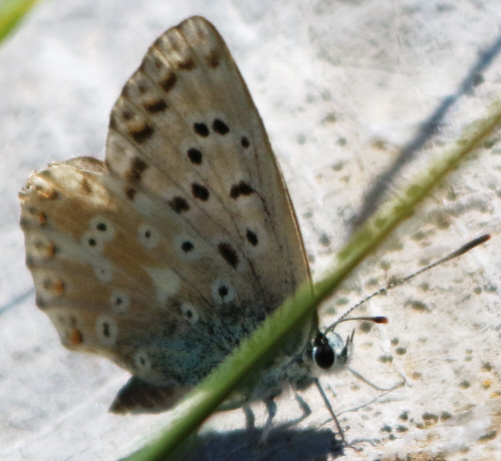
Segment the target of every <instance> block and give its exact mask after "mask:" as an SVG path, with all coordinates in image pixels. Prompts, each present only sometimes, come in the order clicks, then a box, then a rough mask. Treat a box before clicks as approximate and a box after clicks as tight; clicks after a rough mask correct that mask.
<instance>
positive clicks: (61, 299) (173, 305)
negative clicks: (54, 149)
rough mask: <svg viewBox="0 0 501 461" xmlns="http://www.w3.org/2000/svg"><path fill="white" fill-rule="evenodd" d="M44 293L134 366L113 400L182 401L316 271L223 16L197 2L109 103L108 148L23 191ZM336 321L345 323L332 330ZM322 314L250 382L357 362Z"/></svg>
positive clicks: (69, 332)
mask: <svg viewBox="0 0 501 461" xmlns="http://www.w3.org/2000/svg"><path fill="white" fill-rule="evenodd" d="M20 199H21V227H22V229H23V231H24V234H25V243H26V263H27V266H28V268H29V270H30V271H31V273H32V276H33V280H34V284H35V288H36V303H37V305H38V307H39V308H40V309H41V310H42V311H43V312H45V313H46V314H47V315H48V316H49V318H50V319H51V321H52V322H53V324H54V326H55V327H56V329H57V332H58V333H59V337H60V340H61V342H62V344H63V345H64V346H66V347H67V348H69V349H72V350H76V351H85V352H93V353H97V354H100V355H102V356H105V357H107V358H109V359H111V360H112V361H113V362H115V363H116V364H118V365H119V366H121V367H123V368H125V369H126V370H128V371H129V372H130V373H131V374H132V378H131V379H130V380H129V381H128V383H127V384H126V385H125V386H124V387H123V388H122V389H121V390H120V392H119V393H118V395H117V397H116V398H115V400H114V402H113V403H112V405H111V408H110V411H112V412H115V413H140V412H149V413H154V412H161V411H166V410H169V409H170V408H172V406H173V405H174V404H176V403H177V402H178V401H179V400H180V399H181V398H182V397H183V396H184V395H185V394H186V393H187V392H188V391H189V390H190V389H192V388H193V387H194V386H196V385H197V384H199V383H200V382H201V381H202V380H203V379H204V378H205V377H206V376H207V375H208V374H209V373H210V372H211V371H212V370H213V369H214V368H215V367H216V366H217V365H218V364H220V363H221V362H222V361H223V360H224V358H225V357H226V356H227V355H228V354H230V353H231V352H232V351H233V350H234V349H235V348H237V347H238V346H239V344H240V343H241V341H242V340H243V339H244V338H246V337H248V336H249V335H250V334H251V333H252V332H253V331H254V330H256V328H257V327H258V326H259V325H260V324H261V323H262V322H263V321H264V320H265V319H266V317H267V316H269V315H271V314H272V313H273V312H274V311H275V310H276V309H277V308H278V307H279V306H280V305H281V304H282V303H283V302H284V301H285V299H286V298H287V297H289V296H290V295H292V294H294V292H295V291H296V290H297V289H298V287H299V286H300V285H301V284H302V283H303V282H305V281H310V282H311V278H310V272H309V268H308V263H307V259H306V254H305V249H304V245H303V242H302V239H301V235H300V231H299V227H298V223H297V220H296V217H295V214H294V209H293V207H292V203H291V200H290V197H289V194H288V191H287V188H286V185H285V182H284V178H283V176H282V173H281V171H280V168H279V166H278V164H277V161H276V159H275V157H274V155H273V152H272V150H271V146H270V142H269V140H268V137H267V134H266V131H265V129H264V126H263V123H262V120H261V118H260V116H259V114H258V111H257V109H256V107H255V105H254V103H253V101H252V99H251V96H250V94H249V91H248V89H247V87H246V85H245V83H244V81H243V79H242V76H241V75H240V72H239V70H238V68H237V66H236V64H235V62H234V61H233V58H232V56H231V54H230V52H229V50H228V48H227V46H226V44H225V42H224V41H223V39H222V38H221V36H220V35H219V33H218V32H217V30H216V29H215V27H214V26H213V25H212V24H210V23H209V22H208V21H207V20H205V19H204V18H202V17H192V18H189V19H187V20H185V21H184V22H182V23H181V24H179V25H178V26H177V27H173V28H171V29H169V30H167V31H166V32H165V33H164V34H163V35H161V36H160V37H159V38H158V39H157V40H156V41H155V42H154V43H153V45H152V46H151V47H150V48H149V50H148V51H147V53H146V55H145V56H144V58H143V61H142V63H141V65H140V66H139V68H138V70H137V71H136V72H135V73H134V74H133V75H132V76H131V77H130V79H129V80H128V81H127V83H126V84H125V86H124V88H123V90H122V92H121V94H120V96H119V98H118V99H117V101H116V103H115V105H114V106H113V109H112V111H111V116H110V122H109V130H108V136H107V141H106V158H105V161H104V162H103V161H101V160H97V159H95V158H91V157H81V158H74V159H71V160H68V161H65V162H59V163H53V164H50V165H49V166H48V168H47V169H45V170H43V171H40V172H35V173H33V174H32V175H31V176H30V177H29V179H28V182H27V185H26V186H25V187H24V188H23V189H22V190H21V192H20ZM333 335H334V336H333ZM330 339H331V340H332V341H330V340H329V339H328V338H327V336H326V335H324V334H322V333H320V332H319V328H318V317H317V314H316V313H315V314H312V316H311V318H310V320H309V321H308V322H306V323H305V325H304V326H303V327H302V329H301V330H300V331H297V332H295V335H294V336H293V337H292V338H291V340H290V341H289V342H288V343H287V344H286V345H285V346H284V348H283V350H282V351H281V354H280V355H279V358H278V359H277V360H275V362H274V363H273V366H270V367H268V368H266V369H264V370H262V371H261V372H260V374H259V377H258V379H256V380H254V381H255V382H254V383H253V385H252V386H245V387H243V388H242V389H241V390H240V391H241V394H242V396H243V401H244V402H252V401H256V400H264V401H265V402H266V404H267V406H268V409H269V418H268V421H267V427H269V426H270V425H271V421H272V419H273V415H274V401H273V399H274V398H275V397H276V396H278V395H279V394H280V392H281V391H282V389H283V387H284V386H286V385H290V386H292V387H293V388H294V389H298V390H301V389H304V388H306V387H308V386H309V385H311V384H312V383H313V382H314V381H315V379H316V378H314V377H313V373H312V368H313V367H314V366H315V363H318V364H319V365H320V367H321V368H330V367H333V366H335V365H339V364H341V365H342V364H344V363H346V362H347V360H348V358H349V354H348V352H349V348H350V345H351V340H352V337H351V339H350V338H349V339H348V341H346V342H344V341H342V340H340V338H339V337H338V336H336V335H335V334H333V333H332V332H331V336H330Z"/></svg>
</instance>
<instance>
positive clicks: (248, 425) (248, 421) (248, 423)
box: [242, 405, 256, 431]
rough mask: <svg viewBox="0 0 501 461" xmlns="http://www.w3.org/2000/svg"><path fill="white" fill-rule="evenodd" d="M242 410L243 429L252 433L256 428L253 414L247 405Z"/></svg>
mask: <svg viewBox="0 0 501 461" xmlns="http://www.w3.org/2000/svg"><path fill="white" fill-rule="evenodd" d="M242 410H243V412H244V414H245V429H246V430H247V431H253V430H254V429H255V428H256V418H255V417H254V412H253V411H252V409H251V407H250V406H249V405H244V406H243V407H242Z"/></svg>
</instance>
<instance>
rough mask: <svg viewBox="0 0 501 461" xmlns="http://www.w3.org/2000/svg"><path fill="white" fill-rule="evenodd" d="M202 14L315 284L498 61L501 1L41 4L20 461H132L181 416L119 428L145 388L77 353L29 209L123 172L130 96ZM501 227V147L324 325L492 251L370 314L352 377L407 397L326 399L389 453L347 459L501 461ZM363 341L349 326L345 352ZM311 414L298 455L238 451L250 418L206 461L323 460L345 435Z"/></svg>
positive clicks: (23, 72) (13, 139)
mask: <svg viewBox="0 0 501 461" xmlns="http://www.w3.org/2000/svg"><path fill="white" fill-rule="evenodd" d="M194 14H200V15H203V16H205V17H206V18H208V19H209V20H211V21H212V22H213V23H214V24H215V25H216V27H217V28H218V29H219V31H220V32H221V34H222V35H223V37H224V38H225V40H226V41H227V43H228V45H229V47H230V49H231V51H232V53H233V55H234V58H235V60H236V62H237V64H238V65H239V67H240V69H241V72H242V74H243V76H244V78H245V80H246V82H247V84H248V86H249V89H250V91H251V94H252V95H253V97H254V100H255V102H256V105H257V106H258V108H259V110H260V113H261V116H262V117H263V119H264V122H265V125H266V127H267V129H268V132H269V134H270V138H271V142H272V145H273V146H274V149H275V153H276V155H277V156H278V158H279V162H280V164H281V166H282V169H283V171H284V175H285V177H286V180H287V183H288V186H289V190H290V193H291V197H292V200H293V202H294V205H295V207H296V211H297V214H298V219H299V221H300V226H301V229H302V232H303V237H304V240H305V244H306V247H307V251H308V254H309V256H310V258H311V264H312V269H313V271H314V276H315V279H317V280H318V278H319V276H320V274H321V273H322V272H324V271H325V270H326V269H327V268H328V267H329V265H330V263H331V262H332V259H333V256H334V254H335V252H336V250H338V249H340V248H341V247H342V244H343V243H344V242H345V241H346V239H347V238H348V236H349V232H350V220H351V219H352V218H353V216H354V215H355V214H356V213H357V210H359V209H360V208H361V206H362V205H363V203H364V200H365V198H364V194H365V193H366V191H367V190H368V189H369V187H370V185H371V183H372V181H373V180H374V179H375V177H376V176H377V175H378V174H379V173H382V172H384V171H385V169H386V168H388V167H389V165H391V163H392V161H393V160H394V159H395V158H396V156H397V154H398V152H399V149H400V148H401V147H402V146H404V145H405V144H406V143H408V142H409V141H410V140H411V139H412V138H413V136H414V135H415V133H416V132H417V130H418V129H419V126H420V124H422V123H423V122H424V121H425V120H426V119H427V118H428V117H429V116H430V114H432V113H433V111H434V110H436V108H437V107H438V106H439V105H440V104H441V103H442V102H443V100H444V98H446V97H447V96H450V95H453V94H455V92H456V91H457V89H458V86H459V84H460V82H461V81H462V80H463V79H464V78H465V77H466V76H467V75H468V73H469V72H470V70H471V68H472V66H474V65H475V63H476V61H477V59H478V57H479V54H480V52H481V51H483V50H485V49H487V48H488V47H490V46H492V45H493V44H494V43H495V42H496V41H497V40H499V38H500V35H499V34H500V32H499V31H500V25H501V10H500V9H499V4H498V2H496V0H486V1H473V0H455V1H452V0H451V1H444V0H442V1H438V0H428V1H402V2H394V1H390V0H380V1H378V2H374V1H373V2H369V1H348V0H346V1H340V0H339V1H335V2H328V1H325V0H315V1H311V2H290V1H286V0H275V1H274V2H267V1H264V0H255V1H252V2H250V1H242V0H241V1H237V0H234V1H230V0H213V1H208V0H205V1H204V0H198V1H197V0H187V1H184V2H180V1H174V0H151V1H148V2H137V1H130V0H120V1H118V0H108V1H107V2H99V1H97V0H86V1H81V0H73V1H71V2H68V1H63V0H51V1H47V2H42V3H40V4H39V5H38V6H37V8H36V9H35V10H34V11H33V12H32V13H31V14H30V15H29V17H28V19H27V20H26V21H25V22H24V24H23V25H22V27H21V28H20V29H19V30H18V31H17V32H16V33H15V34H14V35H12V36H11V37H10V38H9V39H8V40H7V41H5V42H4V43H3V44H2V45H1V46H0V68H1V69H2V70H3V71H2V72H1V73H0V88H2V96H1V98H0V120H1V123H0V139H1V140H2V143H1V151H2V162H1V165H2V166H1V168H0V175H1V182H0V188H1V196H2V200H1V202H0V216H1V217H2V222H1V228H0V232H1V234H0V251H1V255H2V256H1V265H0V280H1V282H0V283H1V289H0V338H1V341H0V383H1V384H0V415H2V416H1V417H0V458H1V459H6V460H7V459H8V460H17V459H19V460H20V459H23V460H35V459H36V460H37V461H40V460H63V459H64V460H66V459H72V460H88V459H94V460H108V459H118V458H120V457H122V456H126V455H127V454H129V453H131V452H132V451H133V450H135V449H137V448H139V447H140V446H142V444H144V443H145V442H146V441H148V440H150V438H151V436H152V435H153V434H154V433H155V432H156V431H157V430H159V429H160V428H161V427H162V423H163V422H165V421H167V420H168V419H169V414H168V413H166V414H163V415H160V416H141V417H120V416H115V415H110V414H108V413H107V408H108V406H109V404H110V402H111V401H112V399H113V397H114V395H115V393H116V392H117V390H118V389H119V388H120V387H121V385H122V384H123V383H124V382H125V381H126V380H127V377H128V376H127V373H125V372H124V371H121V370H120V369H118V368H116V367H115V366H114V365H113V364H111V363H109V362H108V361H107V360H105V359H101V358H99V357H93V356H87V355H80V354H75V353H71V352H69V351H66V350H65V349H64V348H63V347H62V346H61V345H60V343H59V340H58V338H57V334H56V332H55V329H54V328H53V326H52V325H51V323H50V321H49V319H48V318H47V317H46V316H45V315H44V314H43V313H42V312H40V311H39V310H38V309H37V308H36V307H35V304H34V291H33V285H32V281H31V277H30V274H29V272H28V270H27V269H26V267H25V265H24V245H23V236H22V232H21V230H20V228H19V226H18V214H19V211H18V210H19V203H18V200H17V197H16V195H17V191H18V190H19V189H20V188H21V186H22V185H23V184H24V183H25V180H26V178H27V176H28V174H29V173H30V172H31V171H33V170H35V169H41V168H43V167H44V166H45V165H46V164H47V163H48V162H51V161H60V160H64V159H67V158H70V157H74V156H78V155H93V156H97V157H99V158H103V155H104V153H103V146H104V141H105V136H106V129H107V118H108V113H109V111H110V109H111V107H112V105H113V103H114V100H115V99H116V97H117V96H118V94H119V92H120V90H121V88H122V85H123V84H124V83H125V81H126V79H127V78H128V76H129V75H130V74H131V73H132V72H133V71H134V70H135V68H136V67H137V66H138V64H139V62H140V60H141V57H142V55H143V54H144V52H145V50H146V48H147V47H148V46H149V45H150V43H151V42H152V41H153V40H154V39H155V38H156V37H157V36H158V35H160V34H161V33H162V32H163V31H164V30H166V29H167V28H169V27H171V26H173V25H176V24H177V23H179V22H180V21H181V20H183V19H185V18H187V17H189V16H191V15H194ZM478 81H479V82H480V81H481V83H479V84H478V85H477V86H476V87H475V88H474V89H473V90H472V91H471V92H470V93H469V94H467V95H462V96H460V97H459V98H458V100H457V102H456V103H455V104H454V105H453V106H452V108H451V110H450V111H449V112H448V114H447V116H446V117H445V118H444V119H443V120H442V121H441V123H440V125H439V127H438V129H437V132H436V134H435V135H434V136H433V137H432V138H431V140H430V141H429V142H428V144H427V146H426V147H427V148H426V149H425V150H424V151H419V153H418V154H417V160H416V161H415V162H413V163H412V164H411V165H409V166H408V167H407V168H406V169H405V170H404V172H403V173H402V175H401V176H402V177H403V178H409V177H412V174H413V172H414V171H416V170H419V169H420V168H422V166H423V165H424V162H425V161H426V160H427V159H429V158H432V157H433V155H439V154H440V151H441V148H442V145H443V143H444V142H447V141H449V140H452V139H455V137H457V136H458V134H459V133H460V132H461V129H462V128H463V127H464V125H465V124H466V123H468V122H470V121H472V120H474V119H475V118H477V117H482V116H484V115H485V114H486V107H487V105H488V104H489V103H491V102H492V101H494V100H495V99H496V98H498V97H499V90H500V86H501V61H500V58H499V57H497V58H496V59H495V60H494V61H493V63H492V65H491V66H490V67H489V68H488V69H487V70H485V71H484V72H483V73H482V76H481V78H479V79H478ZM500 217H501V148H500V147H499V146H498V145H494V146H492V147H490V148H488V149H483V150H481V151H479V152H478V153H476V154H475V155H474V156H471V157H470V158H469V160H468V161H466V162H465V163H464V164H463V166H462V168H461V169H460V170H459V171H457V172H455V173H454V174H453V175H452V176H451V177H450V178H449V180H448V181H447V183H446V184H444V185H443V186H442V187H440V188H439V189H437V190H436V191H435V192H434V193H433V194H432V196H431V197H430V198H429V199H427V200H426V202H425V203H424V204H423V206H422V207H420V209H419V210H418V212H417V213H416V214H415V216H413V217H412V218H411V219H409V220H408V221H407V222H406V223H405V224H404V225H403V226H402V227H401V228H400V229H399V230H398V231H397V232H395V233H394V235H393V236H392V237H391V239H389V240H388V241H387V242H386V244H385V245H384V246H383V248H381V250H380V251H379V252H378V253H377V255H374V256H373V257H371V258H370V260H369V261H367V262H366V263H365V264H364V265H363V266H362V267H361V268H360V269H359V271H358V272H357V273H356V274H355V275H354V276H353V278H352V279H350V280H349V281H348V282H347V283H346V285H345V287H344V288H343V289H342V290H340V293H339V294H338V295H337V296H336V297H335V298H334V299H333V300H332V302H330V303H329V304H328V305H327V306H325V307H324V308H323V309H322V311H321V318H322V322H323V323H324V324H329V323H330V322H331V321H332V320H333V319H334V318H335V315H334V313H333V308H334V307H336V309H337V311H338V312H339V313H342V312H343V309H345V308H347V307H349V306H350V305H352V304H354V303H355V302H356V301H357V300H359V299H360V298H361V297H363V296H364V295H365V294H368V293H370V292H372V291H374V290H375V289H377V288H378V287H380V286H383V285H385V284H386V283H387V282H388V280H389V278H390V277H392V276H397V277H399V276H404V275H407V274H408V273H409V272H413V271H414V270H417V269H419V268H420V267H422V263H423V262H425V261H426V262H428V261H430V260H432V259H434V258H436V257H439V256H442V255H444V254H445V253H447V252H449V251H452V250H453V249H455V248H457V247H459V246H460V245H462V244H463V243H465V242H466V241H468V240H470V239H472V238H474V237H476V236H478V235H481V234H483V233H486V232H490V233H492V234H493V238H492V240H491V241H490V242H488V243H487V244H485V245H484V246H482V247H480V248H477V249H475V250H473V251H472V252H471V253H468V254H467V255H465V256H463V257H462V258H461V259H459V260H455V261H453V262H451V263H448V264H446V265H443V266H441V267H439V268H436V269H435V270H433V272H429V273H427V274H425V275H423V276H421V277H420V278H419V279H416V280H415V281H414V282H412V283H410V284H409V285H407V286H405V287H403V288H400V289H397V290H395V291H393V292H390V293H388V295H387V296H384V297H379V298H376V299H374V300H373V301H371V302H370V303H369V304H368V306H367V312H369V313H371V314H375V313H381V314H384V315H386V316H387V317H388V318H389V320H390V323H389V324H388V325H384V326H381V327H375V328H373V329H372V330H371V331H370V332H363V331H361V330H360V329H357V333H356V335H355V357H354V360H353V364H352V365H353V368H354V369H356V370H357V371H359V372H361V373H362V374H363V375H364V376H365V377H366V378H367V379H369V380H371V381H373V382H375V383H376V384H378V385H380V386H390V385H392V384H394V383H396V382H398V381H399V380H400V379H401V377H402V376H405V377H407V378H408V383H409V385H406V386H405V387H402V388H400V389H398V390H396V391H394V392H392V393H389V394H387V395H384V396H381V393H380V392H377V391H375V390H374V389H372V388H370V387H368V386H367V385H366V384H364V383H363V382H361V381H360V380H357V379H355V378H354V377H353V376H352V375H351V374H350V373H348V372H346V373H345V372H343V373H341V374H338V375H335V376H326V377H323V378H322V383H323V385H324V387H325V388H326V392H327V394H328V395H329V397H330V398H331V399H332V404H333V406H334V408H335V409H336V411H337V412H339V413H340V420H341V423H342V425H343V426H344V427H349V429H348V430H347V437H348V438H349V439H350V440H354V439H361V438H365V439H371V440H374V439H379V443H378V444H376V445H375V446H372V445H370V444H367V443H366V444H361V445H360V447H361V448H363V451H362V452H361V453H356V452H354V451H352V450H347V451H346V455H347V456H346V458H345V459H368V460H375V459H385V460H394V459H397V456H398V457H400V459H406V456H410V457H411V458H408V459H430V460H431V459H445V458H447V459H450V460H463V459H468V460H487V459H496V458H497V457H499V456H501V454H500V453H501V446H500V438H499V433H500V419H499V414H500V411H501V383H500V379H499V374H500V372H501V360H500V356H499V354H500V350H501V347H500V345H501V344H500V343H501V339H500V329H501V302H500V298H499V293H498V283H499V280H500V275H501V274H500V272H501V262H500V258H499V256H498V255H499V253H500V249H501V240H500V237H499V229H500ZM352 327H353V325H352V326H351V327H350V325H346V328H344V330H343V331H344V332H345V334H347V333H348V332H349V331H350V328H352ZM385 358H386V359H388V358H391V360H385ZM304 397H305V399H306V400H307V401H308V402H309V403H310V405H311V407H312V409H313V414H312V416H310V417H309V418H308V419H307V420H305V421H304V422H303V423H302V424H301V425H300V426H299V427H297V428H295V429H294V431H293V432H292V439H290V440H289V439H287V440H282V439H281V440H280V441H278V442H277V443H276V444H275V445H273V444H272V443H271V442H272V440H273V439H271V440H270V446H269V447H268V448H266V449H263V451H261V452H259V450H257V449H256V448H255V446H254V445H252V444H251V442H250V441H249V439H248V438H246V437H245V436H243V437H242V434H241V433H237V432H233V431H236V430H239V429H242V428H243V427H244V420H243V416H242V414H241V412H240V411H239V410H237V411H234V412H229V413H226V414H221V415H217V416H216V417H214V418H212V419H211V421H210V422H209V423H208V424H209V427H210V428H211V430H217V431H220V432H219V433H221V434H224V437H226V438H225V439H224V440H222V439H221V440H220V445H218V443H216V444H215V446H214V447H212V448H211V450H212V451H209V450H206V452H205V453H206V457H207V458H206V459H236V456H237V455H238V456H242V458H239V459H244V458H243V456H244V454H245V455H246V454H247V453H249V455H248V458H249V459H259V457H260V456H261V457H262V456H264V454H265V453H268V454H269V453H271V451H270V450H275V451H274V452H273V456H274V459H288V460H290V459H295V458H294V457H293V453H294V450H297V449H298V448H299V445H300V446H301V447H303V448H304V447H307V448H308V447H309V446H310V445H311V446H312V449H311V450H312V451H311V453H313V452H314V451H315V449H318V446H315V447H314V444H315V443H316V439H315V434H318V433H320V432H319V431H324V430H326V428H330V427H331V425H330V423H328V424H327V425H326V426H322V428H320V425H321V424H322V423H323V422H324V421H325V420H326V419H327V418H328V414H327V411H326V409H325V408H324V406H323V404H322V402H321V401H320V398H319V396H318V395H317V393H316V391H315V389H311V390H309V391H308V392H306V393H305V395H304ZM376 397H379V399H377V400H375V401H373V399H375V398H376ZM371 402H372V403H371ZM363 405H365V406H364V407H363V408H360V409H358V410H357V411H351V412H350V411H347V410H349V409H353V408H357V407H359V406H363ZM278 409H279V413H278V416H277V420H279V421H287V420H290V419H291V418H294V417H296V416H298V415H299V414H300V411H299V409H298V408H297V405H296V404H295V401H294V400H293V398H292V396H287V395H286V396H283V397H282V398H281V399H279V401H278ZM256 418H257V423H258V424H259V425H262V424H263V423H264V420H265V413H264V407H261V406H259V405H258V406H256ZM312 429H313V430H312ZM307 431H312V432H307ZM232 434H234V435H232ZM237 434H238V436H237ZM225 444H226V445H225ZM308 444H310V445H308ZM228 447H232V448H231V450H229V449H228ZM253 450H254V451H253ZM265 450H268V451H265ZM327 451H328V450H327ZM320 454H322V453H320ZM315 456H316V455H315ZM418 456H419V457H418ZM441 456H442V457H441ZM301 459H308V457H307V456H306V455H305V456H304V457H303V458H301Z"/></svg>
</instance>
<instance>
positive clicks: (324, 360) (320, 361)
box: [313, 342, 335, 370]
mask: <svg viewBox="0 0 501 461" xmlns="http://www.w3.org/2000/svg"><path fill="white" fill-rule="evenodd" d="M313 358H314V359H315V363H316V364H317V365H318V366H319V367H320V368H323V369H324V370H325V369H327V368H330V367H332V365H334V361H335V355H334V350H333V349H332V347H331V345H330V344H329V343H328V342H324V343H322V344H320V345H319V346H317V347H315V349H313Z"/></svg>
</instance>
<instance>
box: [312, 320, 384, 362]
mask: <svg viewBox="0 0 501 461" xmlns="http://www.w3.org/2000/svg"><path fill="white" fill-rule="evenodd" d="M349 312H351V310H350V311H349ZM348 320H369V321H371V322H374V323H387V322H388V320H387V318H386V317H381V316H376V317H350V318H347V317H346V314H345V315H344V316H342V317H341V318H340V319H339V320H337V321H336V322H334V323H333V324H332V325H330V326H329V327H327V329H326V330H325V332H321V331H318V333H317V335H316V336H315V339H314V340H313V344H312V349H311V358H312V360H313V361H314V362H315V364H316V365H317V366H318V367H319V368H321V369H322V370H331V371H336V370H340V369H342V368H344V367H345V365H346V364H347V363H348V362H349V360H350V359H351V357H352V353H353V337H354V336H355V330H353V331H352V332H351V334H350V335H348V337H347V338H346V341H344V340H343V338H342V337H341V336H340V335H339V334H338V333H336V332H335V331H334V328H335V327H336V326H337V325H339V324H340V323H342V322H346V321H348Z"/></svg>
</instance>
